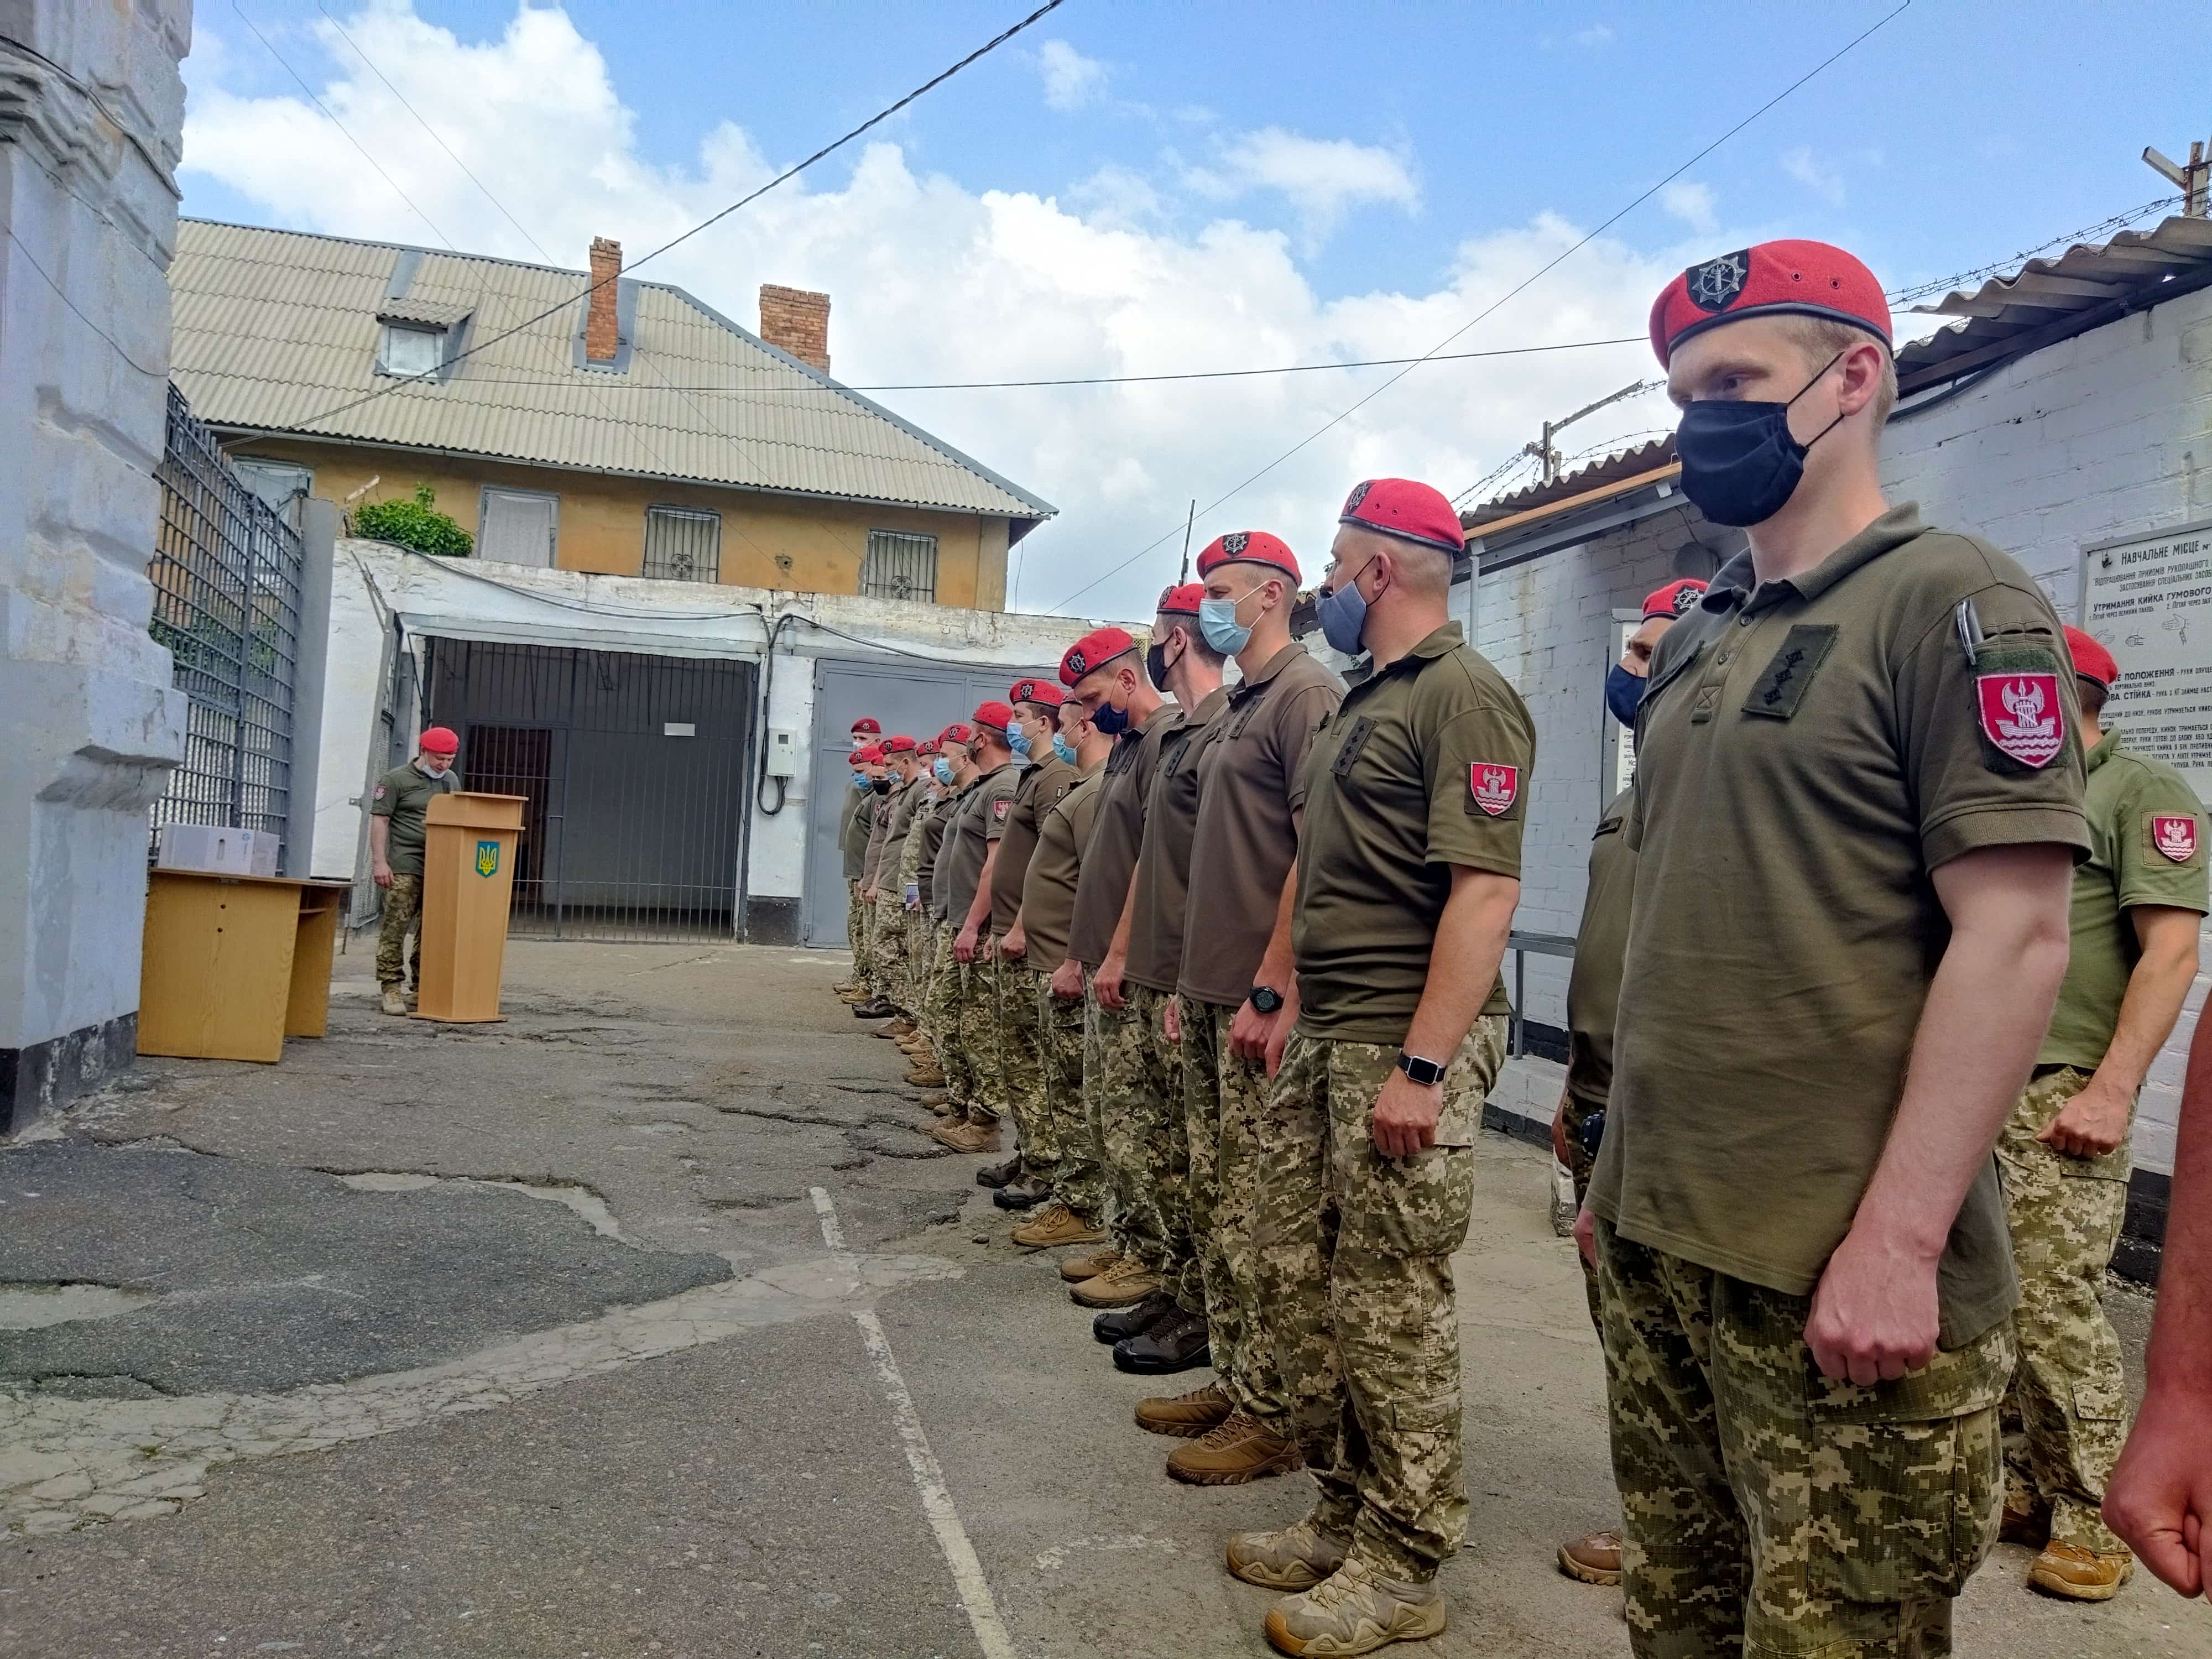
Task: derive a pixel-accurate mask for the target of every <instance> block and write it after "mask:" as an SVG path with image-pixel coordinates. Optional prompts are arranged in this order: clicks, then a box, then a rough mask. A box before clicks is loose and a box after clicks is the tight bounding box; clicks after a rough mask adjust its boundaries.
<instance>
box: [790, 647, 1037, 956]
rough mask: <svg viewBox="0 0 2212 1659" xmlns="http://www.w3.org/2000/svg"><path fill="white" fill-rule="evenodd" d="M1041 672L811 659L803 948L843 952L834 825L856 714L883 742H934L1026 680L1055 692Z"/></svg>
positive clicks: (840, 866) (841, 881)
mask: <svg viewBox="0 0 2212 1659" xmlns="http://www.w3.org/2000/svg"><path fill="white" fill-rule="evenodd" d="M1058 672H1059V670H1058V666H1057V665H1054V666H1052V667H1049V668H982V669H978V668H955V667H942V668H940V667H939V666H937V665H934V664H931V663H923V662H899V663H895V664H886V663H874V662H847V661H842V660H833V659H829V658H817V659H815V664H814V765H813V775H814V786H813V787H812V789H811V791H810V793H809V799H808V800H807V803H806V909H805V916H804V918H803V919H802V925H803V926H804V927H805V933H804V935H803V937H804V938H805V941H806V943H807V944H809V945H831V946H836V947H837V948H839V949H842V948H843V946H844V944H845V870H844V860H843V858H842V855H841V854H839V852H838V850H837V818H838V812H839V809H840V808H841V807H842V806H843V805H844V802H845V789H846V784H847V781H848V780H847V778H846V772H847V767H846V764H845V756H846V753H847V746H848V738H847V736H846V734H847V733H848V732H850V731H851V730H852V729H853V722H854V720H858V719H860V716H861V715H863V714H872V715H873V716H875V718H876V719H878V720H881V721H882V722H883V726H884V735H885V736H886V737H889V736H891V735H894V734H896V733H898V732H905V733H906V734H907V735H908V736H909V737H912V738H930V737H935V736H936V735H937V734H938V733H939V732H942V731H943V730H944V729H945V727H946V726H950V725H951V724H952V722H953V721H955V720H966V719H967V718H968V716H969V715H970V714H973V713H975V705H976V704H978V703H981V702H991V701H993V700H994V699H1003V698H1004V697H1005V696H1006V688H1007V687H1008V686H1010V685H1012V684H1013V683H1014V682H1015V681H1016V680H1018V679H1019V678H1022V677H1023V676H1024V674H1030V673H1034V674H1036V675H1037V676H1038V677H1039V678H1045V679H1051V680H1053V682H1054V684H1058V683H1059V682H1058V679H1057V678H1056V677H1057V675H1058Z"/></svg>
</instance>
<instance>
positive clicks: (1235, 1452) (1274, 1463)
mask: <svg viewBox="0 0 2212 1659" xmlns="http://www.w3.org/2000/svg"><path fill="white" fill-rule="evenodd" d="M1304 1467H1305V1460H1304V1458H1302V1457H1300V1456H1299V1455H1298V1443H1297V1441H1295V1440H1291V1439H1289V1438H1287V1437H1285V1436H1283V1435H1279V1434H1277V1433H1276V1432H1275V1431H1273V1429H1271V1428H1269V1427H1268V1426H1267V1425H1266V1424H1265V1423H1262V1422H1261V1421H1260V1419H1258V1418H1256V1417H1247V1416H1245V1415H1244V1413H1243V1412H1231V1413H1230V1414H1229V1415H1228V1416H1227V1417H1225V1418H1224V1419H1222V1420H1221V1421H1220V1422H1218V1423H1217V1424H1215V1425H1213V1427H1212V1428H1211V1429H1209V1430H1207V1431H1206V1432H1205V1433H1204V1434H1202V1435H1200V1437H1198V1438H1197V1439H1195V1440H1194V1441H1192V1442H1191V1443H1189V1444H1188V1445H1187V1446H1177V1447H1176V1449H1175V1450H1174V1451H1173V1452H1171V1453H1170V1454H1169V1456H1168V1474H1170V1476H1171V1477H1172V1478H1174V1479H1175V1480H1180V1481H1182V1482H1183V1483H1184V1484H1185V1485H1186V1486H1243V1484H1244V1483H1245V1482H1246V1481H1248V1480H1266V1479H1267V1477H1268V1476H1269V1475H1271V1474H1289V1473H1290V1472H1291V1470H1293V1469H1297V1468H1304ZM1363 1651H1364V1650H1363Z"/></svg>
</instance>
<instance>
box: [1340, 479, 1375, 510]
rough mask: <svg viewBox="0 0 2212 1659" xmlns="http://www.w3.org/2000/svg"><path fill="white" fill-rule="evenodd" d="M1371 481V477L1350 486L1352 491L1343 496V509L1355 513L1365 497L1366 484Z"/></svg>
mask: <svg viewBox="0 0 2212 1659" xmlns="http://www.w3.org/2000/svg"><path fill="white" fill-rule="evenodd" d="M1370 483H1373V480H1372V479H1367V480H1364V481H1362V482H1361V483H1356V484H1354V485H1352V493H1351V494H1350V495H1346V497H1345V498H1344V510H1345V511H1346V513H1357V512H1358V510H1359V504H1360V502H1362V501H1365V500H1366V499H1367V489H1368V485H1369V484H1370Z"/></svg>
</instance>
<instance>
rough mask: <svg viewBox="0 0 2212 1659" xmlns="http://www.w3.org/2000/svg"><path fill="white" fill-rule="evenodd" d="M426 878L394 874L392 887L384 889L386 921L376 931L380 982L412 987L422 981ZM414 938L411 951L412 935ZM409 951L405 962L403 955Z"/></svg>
mask: <svg viewBox="0 0 2212 1659" xmlns="http://www.w3.org/2000/svg"><path fill="white" fill-rule="evenodd" d="M421 923H422V876H421V875H420V874H416V875H405V874H403V873H402V872H399V871H397V870H395V871H393V872H392V885H391V886H389V887H387V888H386V889H385V890H384V921H383V925H382V926H380V927H378V929H377V930H376V982H377V983H378V984H380V985H397V984H398V983H399V982H400V981H402V980H403V979H404V981H406V982H407V983H408V984H410V985H420V984H421V983H422V927H421ZM410 933H411V934H413V935H414V940H413V944H412V947H411V948H410V945H409V940H408V935H409V934H410ZM402 951H405V952H406V954H405V957H404V960H403V959H402V956H401V952H402Z"/></svg>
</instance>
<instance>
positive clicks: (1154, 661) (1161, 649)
mask: <svg viewBox="0 0 2212 1659" xmlns="http://www.w3.org/2000/svg"><path fill="white" fill-rule="evenodd" d="M1145 672H1146V674H1148V675H1150V676H1151V677H1152V688H1153V690H1158V691H1164V690H1167V689H1168V647H1167V641H1165V640H1163V641H1160V642H1159V643H1158V644H1157V645H1155V646H1153V647H1152V649H1151V650H1149V651H1147V652H1146V653H1145Z"/></svg>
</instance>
